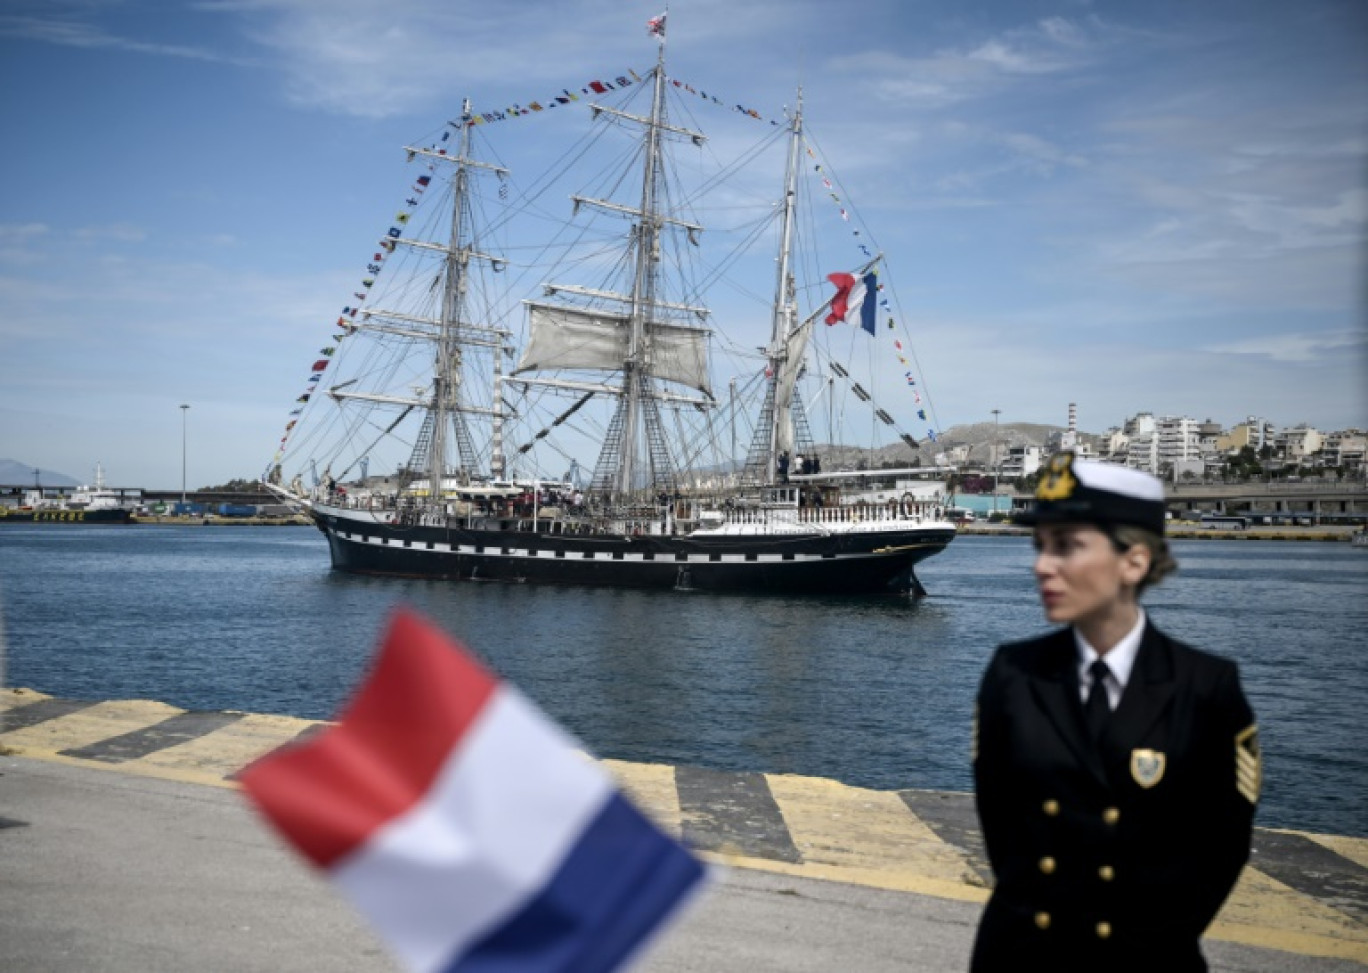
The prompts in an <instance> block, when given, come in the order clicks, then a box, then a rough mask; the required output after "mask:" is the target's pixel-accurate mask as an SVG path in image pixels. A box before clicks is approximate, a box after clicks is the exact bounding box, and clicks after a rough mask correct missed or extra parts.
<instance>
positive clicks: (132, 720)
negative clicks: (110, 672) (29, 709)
mask: <svg viewBox="0 0 1368 973" xmlns="http://www.w3.org/2000/svg"><path fill="white" fill-rule="evenodd" d="M183 712H185V711H184V710H181V709H177V708H176V707H174V706H167V705H166V704H165V703H154V702H151V701H149V700H145V699H131V700H115V701H112V702H108V703H96V704H95V705H94V706H91V707H89V708H88V709H83V710H79V711H77V712H75V713H71V714H70V715H68V716H61V717H58V718H57V719H55V720H46V721H44V722H42V723H38V724H35V725H34V726H26V727H24V728H22V729H19V730H11V731H10V732H8V733H0V744H4V745H5V746H7V747H9V748H11V749H13V750H15V751H18V752H19V753H21V754H24V755H26V756H34V755H37V754H39V753H43V754H55V753H56V752H57V751H59V750H70V749H73V748H76V747H88V746H90V745H91V744H94V743H99V742H100V741H101V740H108V739H109V738H110V737H116V736H120V735H121V734H124V733H130V732H132V731H133V730H141V729H144V728H145V727H149V726H151V725H152V724H154V723H160V722H161V721H162V720H164V719H167V718H168V717H172V716H175V715H176V714H177V713H183Z"/></svg>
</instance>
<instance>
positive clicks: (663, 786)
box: [601, 760, 683, 838]
mask: <svg viewBox="0 0 1368 973" xmlns="http://www.w3.org/2000/svg"><path fill="white" fill-rule="evenodd" d="M601 763H602V764H603V766H604V767H605V768H606V769H607V770H608V772H609V773H610V774H612V775H613V777H614V778H616V779H617V782H618V783H619V784H620V785H621V787H622V790H623V791H624V792H625V793H626V795H627V797H628V798H630V799H631V801H632V803H633V804H635V805H636V806H637V807H638V808H640V809H641V811H642V813H643V814H645V815H646V816H647V817H649V818H650V819H651V820H652V821H654V822H655V823H656V825H657V826H659V827H660V828H661V829H662V830H663V831H665V833H666V834H669V835H672V836H673V837H675V838H678V837H679V835H680V833H681V831H682V828H683V824H682V817H683V815H682V814H681V812H680V810H679V791H678V790H677V789H676V788H675V771H674V767H671V766H669V765H668V764H633V763H627V762H626V761H625V760H604V761H601Z"/></svg>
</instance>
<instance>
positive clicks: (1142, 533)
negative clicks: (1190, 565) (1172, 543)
mask: <svg viewBox="0 0 1368 973" xmlns="http://www.w3.org/2000/svg"><path fill="white" fill-rule="evenodd" d="M1107 536H1109V537H1110V538H1111V541H1112V544H1114V545H1115V546H1116V549H1117V551H1119V552H1125V551H1128V550H1130V549H1131V548H1132V547H1134V546H1135V545H1137V544H1139V545H1140V546H1141V547H1144V548H1147V549H1148V550H1149V552H1150V566H1149V571H1147V572H1146V573H1145V576H1144V577H1143V578H1141V579H1140V583H1139V584H1138V585H1136V589H1135V593H1136V595H1137V596H1138V595H1139V594H1140V593H1141V592H1143V591H1144V590H1145V589H1146V588H1148V587H1149V586H1150V585H1154V584H1158V583H1159V582H1160V581H1162V580H1163V579H1164V578H1166V577H1168V576H1169V575H1170V574H1172V573H1173V572H1174V571H1177V570H1178V562H1177V561H1176V560H1174V557H1173V554H1172V553H1170V551H1169V545H1168V540H1167V539H1166V538H1164V537H1162V536H1161V535H1159V534H1156V533H1155V532H1154V531H1152V530H1146V529H1145V528H1143V527H1133V526H1131V525H1130V524H1120V525H1117V526H1114V527H1109V528H1108V529H1107Z"/></svg>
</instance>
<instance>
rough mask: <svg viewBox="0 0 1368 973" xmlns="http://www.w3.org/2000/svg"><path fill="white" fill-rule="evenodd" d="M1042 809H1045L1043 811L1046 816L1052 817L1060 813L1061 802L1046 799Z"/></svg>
mask: <svg viewBox="0 0 1368 973" xmlns="http://www.w3.org/2000/svg"><path fill="white" fill-rule="evenodd" d="M1041 810H1043V811H1044V812H1045V816H1046V817H1048V818H1052V817H1054V816H1055V815H1057V814H1058V813H1059V802H1058V801H1046V802H1045V803H1044V804H1043V805H1042V806H1041Z"/></svg>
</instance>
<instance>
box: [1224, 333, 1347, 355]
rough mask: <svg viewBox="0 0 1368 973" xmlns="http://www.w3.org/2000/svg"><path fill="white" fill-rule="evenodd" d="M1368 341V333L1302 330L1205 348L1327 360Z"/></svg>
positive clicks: (1243, 353)
mask: <svg viewBox="0 0 1368 973" xmlns="http://www.w3.org/2000/svg"><path fill="white" fill-rule="evenodd" d="M1366 343H1368V334H1365V333H1363V332H1354V331H1322V332H1298V333H1293V334H1274V335H1265V336H1263V337H1259V338H1246V339H1244V340H1242V341H1232V342H1229V343H1227V344H1220V345H1213V346H1211V347H1209V348H1207V349H1205V350H1207V351H1210V352H1215V353H1218V354H1227V355H1253V356H1258V357H1262V358H1268V359H1272V360H1273V361H1278V362H1315V361H1325V360H1327V359H1329V358H1333V357H1338V356H1341V355H1344V354H1346V353H1348V352H1351V351H1354V350H1359V351H1360V352H1361V350H1362V348H1363V346H1364V345H1365V344H1366Z"/></svg>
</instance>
